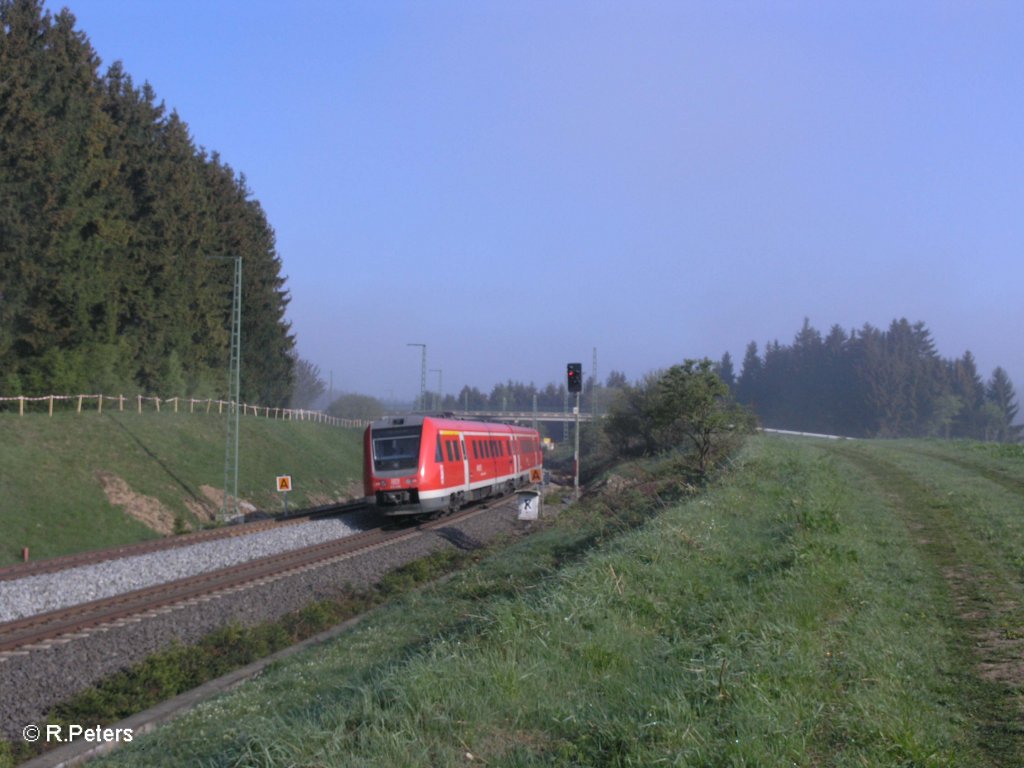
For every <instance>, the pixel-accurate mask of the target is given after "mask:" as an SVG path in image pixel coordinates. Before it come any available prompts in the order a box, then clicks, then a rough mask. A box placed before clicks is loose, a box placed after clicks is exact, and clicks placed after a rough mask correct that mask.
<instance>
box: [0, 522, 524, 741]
mask: <svg viewBox="0 0 1024 768" xmlns="http://www.w3.org/2000/svg"><path fill="white" fill-rule="evenodd" d="M515 518H516V515H515V509H514V505H512V504H508V505H502V506H500V507H497V508H494V509H490V510H487V511H486V512H484V514H481V515H478V516H476V517H473V518H471V519H469V520H463V521H461V522H457V523H453V524H452V525H450V526H447V527H443V528H440V529H438V530H435V531H432V532H428V533H426V534H425V535H423V536H418V537H415V538H413V539H410V540H406V541H403V542H399V543H397V544H392V545H390V546H386V547H382V548H379V549H375V550H373V551H371V552H366V553H361V554H357V555H355V556H353V557H351V558H347V559H345V560H342V561H339V562H335V563H331V564H328V565H325V566H323V567H320V568H315V569H312V570H310V571H306V572H302V573H299V574H295V575H289V576H286V577H284V578H281V579H279V580H276V581H273V582H271V583H267V584H262V585H259V586H255V587H253V588H251V589H247V590H243V591H240V592H231V593H227V594H223V595H221V596H218V597H217V598H216V599H213V600H209V601H198V600H197V601H194V602H190V603H187V604H183V605H180V606H178V607H176V608H175V609H174V610H172V611H171V612H169V613H165V614H160V615H157V616H153V617H150V618H147V619H144V620H136V621H131V622H126V623H123V624H117V625H112V626H109V627H104V628H103V629H102V631H95V632H88V633H85V635H83V636H82V637H80V638H78V639H75V640H74V641H71V642H67V643H57V644H54V645H52V646H48V647H46V648H45V649H40V650H37V651H35V652H33V653H30V654H26V655H22V656H12V657H9V658H6V659H4V660H2V661H0V737H6V738H8V739H11V740H14V741H18V740H20V739H21V729H22V728H23V727H24V726H25V725H27V724H29V723H37V724H38V723H43V722H44V717H45V715H44V713H45V712H46V711H47V710H48V709H49V708H50V707H51V706H53V705H54V704H55V703H57V702H60V701H63V700H65V699H67V698H68V697H69V696H71V695H72V694H74V693H75V692H77V691H79V690H81V689H83V688H85V687H87V686H89V685H91V684H93V683H95V682H96V681H97V680H100V679H102V678H103V677H105V676H108V675H110V674H113V673H114V672H117V671H118V670H120V669H124V668H126V667H128V666H130V665H132V664H135V663H138V662H139V661H141V660H142V659H144V658H145V657H146V656H148V655H150V654H152V653H154V652H156V651H159V650H161V649H162V648H165V647H167V645H168V644H170V643H171V642H174V641H177V642H181V643H184V644H190V643H194V642H196V641H198V640H199V639H200V638H202V637H203V636H204V635H206V634H208V633H209V632H212V631H213V630H215V629H217V628H219V627H222V626H224V625H225V624H226V623H227V622H229V621H236V622H239V623H240V624H243V625H247V626H248V625H252V624H256V623H259V622H263V621H268V620H271V619H275V618H277V617H279V616H281V615H283V614H285V613H287V612H289V611H293V610H296V609H298V608H300V607H302V606H303V605H305V604H307V603H308V602H310V601H311V600H317V599H323V598H327V597H331V596H333V595H336V594H337V593H338V591H339V590H340V589H342V588H343V587H345V586H348V587H356V588H359V587H366V586H369V585H370V584H373V583H375V582H376V581H378V580H379V579H380V578H381V577H382V576H383V575H384V574H386V573H387V572H388V571H390V570H392V569H394V568H396V567H398V566H399V565H402V564H403V563H407V562H409V561H411V560H415V559H416V558H419V557H424V556H425V555H428V554H430V553H431V552H436V551H438V550H440V549H446V548H455V549H461V550H472V549H476V548H478V547H480V546H483V545H484V544H485V543H486V542H487V541H489V540H491V539H493V538H494V537H495V536H496V535H498V534H500V533H503V532H510V531H520V532H523V531H526V530H529V526H528V525H527V526H526V527H525V528H524V524H523V523H519V522H517V521H516V519H515ZM342 642H344V641H342Z"/></svg>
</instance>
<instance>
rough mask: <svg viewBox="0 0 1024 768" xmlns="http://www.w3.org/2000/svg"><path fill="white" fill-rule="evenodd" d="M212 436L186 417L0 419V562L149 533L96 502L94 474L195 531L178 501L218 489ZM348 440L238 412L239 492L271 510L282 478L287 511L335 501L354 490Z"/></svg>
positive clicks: (353, 435)
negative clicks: (120, 483) (289, 487)
mask: <svg viewBox="0 0 1024 768" xmlns="http://www.w3.org/2000/svg"><path fill="white" fill-rule="evenodd" d="M224 428H225V422H224V417H218V416H216V415H206V414H198V413H197V414H186V413H179V414H174V413H170V412H164V413H143V414H137V413H134V412H125V413H117V412H104V413H103V414H97V413H95V412H88V413H82V414H76V413H73V412H57V413H55V414H54V415H53V417H49V416H46V415H45V414H31V415H26V416H24V417H19V416H18V415H17V414H14V413H0V436H2V438H0V565H2V564H8V563H12V562H16V561H18V560H20V559H21V549H22V547H29V549H30V553H31V556H32V558H33V559H39V558H44V557H52V556H54V555H60V554H66V553H69V552H75V551H81V550H85V549H94V548H99V547H107V546H114V545H117V544H123V543H127V542H132V541H137V540H140V539H145V538H151V537H154V536H157V535H158V534H156V533H154V532H153V531H152V529H150V528H148V527H146V526H145V525H143V524H142V523H140V522H138V521H136V520H134V519H132V518H131V517H129V516H128V515H126V514H125V512H124V511H123V509H122V508H120V507H117V506H114V505H112V504H111V503H110V502H109V501H108V500H107V498H106V496H105V494H104V491H103V486H102V483H101V482H100V479H99V478H100V475H99V473H112V474H113V475H115V476H117V477H119V478H121V479H123V480H124V481H125V482H126V483H127V484H128V486H129V487H130V489H131V491H132V492H133V493H134V494H138V495H141V496H146V497H152V498H154V499H157V500H159V501H160V502H161V503H162V504H163V505H164V507H165V508H166V509H167V510H169V514H170V515H171V516H173V517H175V518H178V519H179V520H180V521H181V523H185V524H187V525H196V524H197V523H198V522H199V521H198V519H197V518H196V516H195V515H194V514H193V512H192V511H191V510H190V508H189V506H188V503H190V502H192V503H194V502H195V501H196V500H200V499H203V500H205V497H204V496H203V494H202V491H201V486H203V485H208V486H211V487H213V488H216V489H220V488H222V487H223V485H224ZM360 437H361V435H360V432H359V431H358V430H350V429H341V428H338V427H330V426H325V425H319V424H313V423H309V422H293V421H287V422H286V421H275V420H273V419H271V420H266V419H260V418H257V417H253V416H247V417H245V418H243V419H242V420H241V428H240V432H239V441H240V471H239V486H238V489H239V496H240V497H241V498H242V499H244V500H246V501H250V502H251V503H253V504H255V505H256V506H257V507H258V508H260V509H264V510H267V511H270V512H279V511H281V510H282V501H281V497H280V496H279V495H278V494H277V493H276V492H275V477H276V476H277V475H279V474H291V475H292V480H293V485H294V488H295V491H294V492H293V493H292V494H290V498H289V506H290V508H296V507H300V506H309V505H312V504H314V503H317V502H319V503H323V500H325V499H338V498H342V497H345V496H346V495H347V494H348V493H349V492H350V490H352V489H353V488H354V486H353V484H354V483H355V484H359V483H360V482H361V457H362V445H361V440H360ZM356 491H357V493H361V491H359V490H358V489H356ZM215 507H216V505H213V507H211V508H215Z"/></svg>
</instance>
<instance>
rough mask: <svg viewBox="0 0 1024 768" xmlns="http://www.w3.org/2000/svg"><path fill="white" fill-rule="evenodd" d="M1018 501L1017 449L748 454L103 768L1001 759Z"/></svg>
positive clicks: (1013, 652) (544, 539) (1023, 474)
mask: <svg viewBox="0 0 1024 768" xmlns="http://www.w3.org/2000/svg"><path fill="white" fill-rule="evenodd" d="M650 471H652V470H650V469H647V470H635V473H636V474H637V475H638V476H643V475H644V474H645V473H649V472H650ZM653 471H654V472H655V473H656V474H657V473H659V472H660V473H662V474H663V473H664V472H666V471H671V470H670V469H666V468H664V467H663V468H662V469H654V470H653ZM1022 483H1024V456H1022V455H1021V454H1020V453H1019V452H1017V451H1016V449H1006V448H999V447H994V446H977V445H972V444H943V443H938V442H892V443H884V442H843V443H833V442H825V441H822V442H816V441H798V440H793V439H785V438H777V437H772V438H769V437H759V438H757V439H754V440H752V441H751V442H750V444H749V445H748V446H747V448H746V449H744V451H743V453H742V455H741V456H740V457H739V458H738V460H737V461H736V462H735V463H734V465H733V467H732V468H731V469H730V470H729V471H727V472H725V473H723V474H722V475H721V476H719V477H718V478H717V479H716V480H715V482H714V483H713V484H712V487H711V488H709V489H708V490H707V491H705V492H702V493H700V494H697V495H694V496H692V497H691V498H689V499H688V500H682V501H674V502H666V500H665V498H664V497H662V496H659V495H658V494H657V493H653V492H648V493H646V494H643V493H639V492H631V491H625V492H620V493H619V494H618V495H615V496H611V497H609V496H595V497H593V498H591V499H590V500H589V501H585V502H584V503H583V504H582V505H581V506H580V508H579V509H578V510H574V511H569V512H567V513H564V514H563V515H562V516H561V517H560V518H559V520H558V522H557V523H556V524H554V525H552V526H551V527H549V528H548V529H546V530H545V531H543V532H541V533H538V534H536V535H534V536H532V537H529V538H528V539H524V540H522V541H520V542H518V543H516V544H514V545H512V546H511V547H509V548H508V549H506V550H504V551H502V552H497V553H495V554H493V555H492V556H490V557H489V558H487V559H485V560H484V561H483V562H481V563H479V564H478V565H476V566H474V567H472V568H470V569H468V570H466V571H463V572H461V573H459V574H458V575H456V576H455V577H453V578H452V579H449V580H447V581H445V582H444V583H443V584H438V585H437V586H435V587H432V588H428V589H425V590H422V591H418V592H415V593H411V594H409V595H406V596H405V597H403V598H401V599H400V600H398V601H396V602H395V603H393V604H391V605H389V606H388V607H386V608H384V609H381V610H378V611H376V612H375V613H373V614H372V615H371V616H370V617H369V618H368V619H367V620H366V621H365V622H364V623H362V624H361V625H360V626H359V628H357V629H355V630H354V631H352V632H351V633H347V634H346V635H344V636H342V637H341V638H340V639H339V640H337V641H335V642H332V643H331V644H329V645H326V646H324V647H322V648H319V649H316V650H313V651H310V652H306V653H304V654H302V655H299V656H297V657H295V658H294V659H292V660H291V661H288V662H284V663H281V664H279V665H277V666H276V667H274V668H272V669H271V670H269V671H268V672H267V673H265V674H264V675H263V676H261V677H260V678H259V679H257V680H256V681H254V682H252V683H251V684H248V685H246V686H243V687H242V688H241V689H239V690H237V691H236V692H234V693H232V694H229V695H226V696H224V697H221V698H219V699H217V700H214V701H212V702H210V703H208V704H206V705H203V706H201V707H199V708H198V709H196V710H194V711H193V712H191V713H189V714H187V715H185V716H183V717H181V718H180V719H178V720H176V721H174V722H173V723H171V724H170V725H168V726H166V727H164V728H162V729H160V730H158V731H157V732H156V733H155V734H153V735H151V736H145V737H141V738H140V739H138V740H137V741H136V742H135V743H133V744H132V745H131V746H130V747H129V748H128V749H125V750H123V751H121V752H119V753H117V754H115V755H114V756H113V757H112V758H110V760H109V761H108V762H107V763H104V764H111V765H145V766H150V765H186V764H189V765H209V766H215V765H216V766H220V765H224V766H235V765H245V766H291V765H302V766H321V765H339V766H342V765H353V766H356V765H358V766H466V765H486V766H541V765H551V766H562V765H570V766H654V765H677V766H782V765H786V766H791V765H797V766H1018V765H1021V764H1024V750H1022V736H1021V728H1020V725H1019V723H1020V704H1021V699H1020V683H1021V680H1022V679H1024V678H1022V674H1021V673H1022V665H1021V662H1020V658H1021V653H1020V651H1021V650H1022V645H1021V644H1022V642H1024V621H1022V619H1024V615H1022V613H1021V587H1020V584H1021V581H1022V577H1024V560H1022V557H1021V553H1024V523H1022V521H1021V520H1020V517H1021V516H1020V510H1021V501H1022V493H1024V488H1022ZM638 503H645V504H646V505H647V506H648V507H652V508H653V509H654V512H653V513H652V516H651V517H650V519H649V520H647V521H646V522H645V523H643V524H641V525H639V526H636V527H628V526H627V527H624V528H621V529H620V530H619V532H618V533H614V534H612V533H611V532H609V531H608V530H606V531H604V532H603V533H602V534H600V535H598V536H593V535H587V536H583V535H581V534H580V531H581V530H582V529H583V528H585V527H586V525H587V521H588V520H592V519H593V518H594V517H595V516H600V515H601V514H602V510H607V508H608V506H616V505H624V504H627V505H636V504H638Z"/></svg>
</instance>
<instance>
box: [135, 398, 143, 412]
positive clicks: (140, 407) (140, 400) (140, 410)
mask: <svg viewBox="0 0 1024 768" xmlns="http://www.w3.org/2000/svg"><path fill="white" fill-rule="evenodd" d="M136 397H138V398H139V413H142V395H136Z"/></svg>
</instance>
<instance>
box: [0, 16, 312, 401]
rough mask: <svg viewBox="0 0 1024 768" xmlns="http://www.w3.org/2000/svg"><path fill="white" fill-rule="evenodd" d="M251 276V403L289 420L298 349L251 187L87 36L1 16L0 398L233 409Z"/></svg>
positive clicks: (64, 22) (246, 363)
mask: <svg viewBox="0 0 1024 768" xmlns="http://www.w3.org/2000/svg"><path fill="white" fill-rule="evenodd" d="M238 256H240V257H241V258H242V263H243V280H242V306H243V307H244V311H243V313H242V326H241V337H242V339H243V345H244V346H243V349H244V353H243V355H242V361H241V397H242V399H243V400H246V401H248V402H253V403H260V404H264V405H284V404H286V401H287V399H288V396H289V394H290V392H291V388H292V378H293V368H294V357H293V347H294V339H293V337H292V335H291V334H290V332H289V324H288V323H287V322H286V320H285V308H286V306H287V304H288V293H287V291H286V290H285V287H284V278H283V277H282V276H281V261H280V259H279V257H278V254H277V253H276V249H275V239H274V232H273V230H272V229H271V227H270V225H269V224H268V222H267V219H266V216H265V215H264V212H263V210H262V209H261V207H260V204H259V202H258V201H257V200H255V199H254V198H253V196H252V194H251V192H250V190H249V189H248V188H247V186H246V181H245V177H244V175H242V174H240V173H236V172H235V171H234V170H233V169H232V168H231V167H229V166H228V165H226V164H225V163H224V162H222V161H221V159H220V157H219V156H218V154H217V152H214V151H207V150H206V149H204V148H202V147H197V146H196V144H195V143H194V141H193V139H192V137H191V135H190V132H189V128H188V125H187V124H186V122H185V121H184V120H183V119H182V117H181V116H180V115H178V114H177V113H176V112H174V111H170V112H168V111H167V109H166V108H165V106H164V104H163V103H162V102H161V101H160V100H159V98H158V96H157V94H156V93H154V91H153V89H152V88H151V87H150V86H149V85H148V84H143V85H141V86H139V85H136V83H135V82H133V80H132V78H131V76H130V75H129V74H128V73H127V72H125V71H124V69H123V67H122V66H121V64H120V63H118V62H114V63H113V64H111V65H110V66H109V67H107V68H106V69H105V70H103V71H101V62H100V60H99V58H98V56H97V55H96V53H95V51H94V49H93V48H92V46H91V45H90V43H89V40H88V38H87V37H86V35H85V34H84V33H83V32H81V31H77V30H76V29H75V18H74V16H73V15H72V14H71V13H70V12H69V11H68V10H66V9H65V10H63V11H61V12H59V13H57V14H51V13H50V12H49V11H46V10H45V9H44V8H43V5H42V3H41V2H40V0H0V394H3V395H6V396H13V395H27V396H28V395H39V394H46V393H51V392H52V393H82V392H93V393H107V394H117V393H124V394H130V393H140V394H156V395H161V396H165V397H171V396H181V395H193V396H201V397H210V396H223V395H225V394H226V389H227V367H228V356H229V346H230V320H231V318H230V314H231V302H232V294H233V287H234V284H233V260H231V259H223V258H221V259H216V258H210V257H238Z"/></svg>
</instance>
